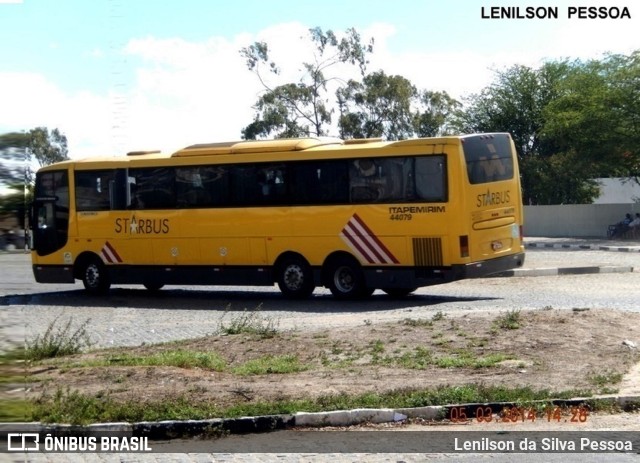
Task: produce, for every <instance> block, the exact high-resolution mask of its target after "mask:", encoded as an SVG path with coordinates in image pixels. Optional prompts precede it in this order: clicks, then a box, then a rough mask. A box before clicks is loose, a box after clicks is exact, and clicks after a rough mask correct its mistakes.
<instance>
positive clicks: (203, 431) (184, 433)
mask: <svg viewBox="0 0 640 463" xmlns="http://www.w3.org/2000/svg"><path fill="white" fill-rule="evenodd" d="M593 401H606V402H611V403H612V405H618V406H619V407H620V408H622V409H623V410H625V409H628V408H629V407H633V406H637V405H640V396H597V397H576V398H572V399H551V400H539V401H534V402H533V403H534V404H540V405H554V406H560V407H572V406H574V407H575V406H579V405H583V404H587V405H588V404H589V402H593ZM518 406H521V404H517V403H514V402H490V403H469V404H451V405H442V406H426V407H417V408H400V409H388V408H383V409H368V408H361V409H354V410H338V411H331V412H318V413H306V412H299V413H296V414H294V415H268V416H258V417H240V418H230V419H211V420H186V421H157V422H140V423H97V424H92V425H88V426H73V425H58V424H46V423H0V434H2V433H9V432H11V433H20V432H22V433H24V432H38V433H54V434H58V435H65V434H67V435H92V434H99V433H103V432H111V433H120V434H126V435H130V436H136V437H147V438H148V439H149V440H167V439H178V438H188V437H195V436H202V435H212V434H213V435H215V434H217V433H223V434H248V433H260V432H270V431H275V430H284V429H291V428H294V427H325V426H353V425H358V424H365V423H376V424H381V423H394V422H399V421H405V420H407V419H409V418H412V419H415V418H421V419H424V420H427V421H441V420H444V419H446V418H448V417H449V416H450V415H451V409H453V408H456V409H457V412H458V413H459V412H460V411H461V409H464V411H465V414H466V416H467V417H468V418H469V419H473V418H474V417H475V413H476V411H477V409H478V407H482V408H483V409H486V408H487V407H489V408H491V410H492V412H493V413H499V412H500V411H502V410H503V409H504V408H505V407H511V408H513V407H518Z"/></svg>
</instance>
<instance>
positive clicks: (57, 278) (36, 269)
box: [33, 265, 75, 283]
mask: <svg viewBox="0 0 640 463" xmlns="http://www.w3.org/2000/svg"><path fill="white" fill-rule="evenodd" d="M33 276H34V277H35V279H36V282H38V283H75V279H74V278H73V267H72V266H70V265H34V266H33Z"/></svg>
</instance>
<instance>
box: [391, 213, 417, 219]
mask: <svg viewBox="0 0 640 463" xmlns="http://www.w3.org/2000/svg"><path fill="white" fill-rule="evenodd" d="M412 219H413V214H408V213H400V214H390V215H389V220H412Z"/></svg>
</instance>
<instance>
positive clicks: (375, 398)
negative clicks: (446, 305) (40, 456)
mask: <svg viewBox="0 0 640 463" xmlns="http://www.w3.org/2000/svg"><path fill="white" fill-rule="evenodd" d="M589 395H590V394H589V393H588V392H586V391H575V390H570V391H560V392H551V391H548V390H532V389H530V388H528V387H520V388H504V387H487V386H483V385H465V386H456V387H452V386H446V387H438V388H434V389H423V390H407V389H401V390H396V391H392V392H388V393H383V394H378V393H372V392H369V393H364V394H357V395H348V394H338V395H335V394H334V395H324V396H320V397H318V398H315V399H301V400H279V401H273V402H248V403H242V404H238V405H234V406H232V407H228V408H219V407H217V406H216V405H215V404H214V403H212V402H210V401H202V402H198V401H197V400H194V397H193V396H192V395H187V394H185V395H179V396H176V397H174V398H172V399H166V398H165V399H163V400H161V401H156V402H144V403H143V402H141V401H138V400H130V401H124V402H123V401H118V400H115V399H113V398H111V397H110V396H109V395H102V396H99V397H98V396H90V395H86V394H81V393H79V392H77V391H69V390H62V389H58V390H57V391H56V392H55V394H54V395H53V396H44V395H43V396H41V397H40V398H38V399H37V400H35V401H33V402H32V403H31V404H30V406H29V408H28V409H25V410H23V411H24V412H26V414H27V415H28V416H27V419H28V420H30V421H42V422H48V423H69V424H88V423H92V422H109V421H112V422H113V421H126V422H136V421H158V420H186V419H209V418H235V417H240V416H262V415H272V414H285V413H295V412H299V411H306V412H321V411H331V410H349V409H354V408H413V407H424V406H429V405H453V404H463V403H488V402H508V403H530V402H533V401H546V400H547V401H548V400H551V399H558V398H560V399H562V398H571V397H576V396H582V397H587V396H589ZM591 406H592V408H593V407H594V406H593V405H591ZM601 406H602V407H605V403H603V404H602V405H601ZM596 408H597V407H596ZM23 414H24V413H23Z"/></svg>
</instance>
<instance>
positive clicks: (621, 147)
mask: <svg viewBox="0 0 640 463" xmlns="http://www.w3.org/2000/svg"><path fill="white" fill-rule="evenodd" d="M638 82H640V52H638V51H636V52H634V53H632V54H631V55H629V56H624V55H610V56H606V57H605V58H604V59H602V60H591V61H587V62H581V61H568V60H563V61H557V62H548V63H545V64H544V65H542V66H541V67H540V68H538V69H532V68H529V67H526V66H521V65H515V66H512V67H510V68H508V69H506V70H504V71H498V72H497V73H496V78H495V80H494V82H493V83H492V84H491V85H489V86H488V87H486V88H485V89H483V90H482V91H481V92H480V93H479V94H476V95H472V96H471V97H470V98H469V99H468V100H467V101H466V107H465V108H464V110H461V111H459V112H458V113H457V116H456V120H455V127H456V128H457V130H458V131H460V132H509V133H511V135H512V137H513V140H514V143H515V145H516V150H517V152H518V157H519V159H520V171H521V175H522V187H523V195H524V202H525V204H582V203H590V202H592V201H593V199H595V198H596V197H597V195H598V194H599V189H598V187H597V185H596V183H595V182H594V180H593V179H594V178H597V177H604V176H612V175H613V176H622V177H637V176H638V174H639V173H640V152H639V151H638V148H637V147H638V146H639V142H640V126H639V125H638V118H639V115H640V101H639V100H638V98H637V97H635V95H637V94H638V92H639V91H640V84H639V83H638Z"/></svg>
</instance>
